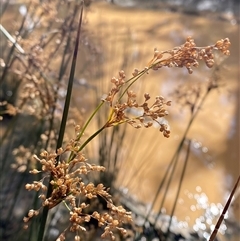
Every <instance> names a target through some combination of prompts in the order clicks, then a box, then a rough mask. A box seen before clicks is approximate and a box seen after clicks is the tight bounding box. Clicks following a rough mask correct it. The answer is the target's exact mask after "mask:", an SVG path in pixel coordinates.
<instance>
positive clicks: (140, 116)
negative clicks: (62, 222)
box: [24, 37, 230, 240]
mask: <svg viewBox="0 0 240 241" xmlns="http://www.w3.org/2000/svg"><path fill="white" fill-rule="evenodd" d="M229 46H230V41H229V39H227V38H226V39H224V40H219V41H217V43H216V44H214V45H210V46H207V47H196V45H195V43H194V40H193V39H192V38H191V37H188V38H187V41H186V43H185V44H183V45H182V46H180V47H176V48H174V49H172V50H168V51H161V52H159V51H157V50H155V51H154V57H153V59H152V60H151V61H150V63H149V64H148V66H147V67H145V68H144V69H143V70H142V71H138V70H134V72H133V74H132V75H133V77H131V78H129V79H128V80H125V79H126V76H125V73H124V71H120V72H119V76H118V77H113V78H112V79H111V82H112V83H113V87H112V88H111V90H110V91H109V93H108V94H107V95H106V96H105V97H103V99H102V102H101V104H100V105H99V106H98V107H97V109H96V110H95V111H94V112H93V114H92V115H91V117H90V118H89V120H88V121H87V122H86V124H85V126H83V127H82V128H80V127H79V126H76V131H77V135H76V138H75V139H74V140H72V141H70V142H69V143H68V144H67V145H66V147H65V148H60V149H58V150H57V152H56V153H53V154H51V153H49V152H47V151H44V152H42V154H41V157H40V158H38V157H37V156H34V157H35V159H36V160H37V161H38V162H39V163H40V164H41V170H40V171H39V170H36V169H33V170H32V171H31V173H33V174H38V173H39V172H42V173H46V174H47V175H46V176H43V178H42V179H41V180H40V181H35V182H33V183H32V184H27V185H26V189H27V190H35V191H39V190H41V191H42V193H41V194H40V196H39V198H40V199H41V200H42V206H43V207H46V206H47V207H48V208H49V209H51V208H53V207H55V206H57V205H58V204H60V203H61V202H65V204H66V206H67V208H68V210H69V221H70V225H69V228H68V229H69V230H70V231H72V232H76V233H77V236H76V240H80V238H78V237H79V236H78V234H79V232H82V231H86V228H85V227H84V223H86V222H89V221H90V220H91V219H92V218H93V219H95V220H97V221H98V225H99V226H100V227H103V228H104V232H103V234H102V238H110V239H112V240H114V239H115V236H114V231H116V230H118V231H119V232H120V233H122V234H123V235H124V234H126V230H125V229H124V228H122V225H123V224H124V223H127V222H131V221H132V218H131V213H130V212H127V211H126V210H125V209H124V208H123V207H122V206H118V207H117V206H115V205H114V204H113V201H112V197H111V195H110V194H109V190H108V189H106V187H104V186H103V184H102V183H99V184H96V185H95V184H94V183H92V182H89V183H86V178H84V176H85V175H88V174H89V173H90V172H101V171H104V170H105V167H103V166H99V165H94V164H90V163H89V162H88V161H87V159H86V158H85V156H84V154H83V150H84V148H85V146H86V145H87V144H88V143H89V142H90V141H91V140H92V139H93V138H94V137H95V136H97V135H98V134H99V133H100V132H101V131H102V130H104V129H105V128H109V127H113V126H117V125H120V124H123V123H128V124H130V125H131V126H133V127H134V128H140V127H146V128H148V127H151V126H152V125H153V124H154V123H157V124H158V125H159V126H160V128H159V130H160V131H161V132H162V133H163V135H164V136H165V137H169V135H170V130H169V126H168V125H166V124H163V123H162V122H161V118H164V117H165V116H166V115H168V111H167V109H166V107H167V106H170V105H171V101H166V100H165V99H164V97H162V96H157V97H155V99H154V100H153V102H152V103H151V104H150V103H149V101H150V100H151V97H150V94H148V93H145V94H144V96H143V101H142V102H141V103H138V101H137V98H136V97H137V95H136V93H135V92H134V91H132V90H130V87H132V86H133V84H135V83H136V81H137V80H138V79H139V78H141V77H142V76H143V75H144V74H146V73H148V71H149V70H151V69H152V70H158V69H160V68H162V67H185V68H187V70H188V72H189V73H190V74H191V73H192V72H193V70H192V67H198V65H199V63H198V61H199V60H203V61H204V62H205V64H206V65H207V67H209V68H211V67H212V66H213V64H214V54H213V50H219V51H221V52H222V53H223V54H225V55H229V50H228V48H229ZM104 103H108V104H109V107H110V111H109V116H108V117H107V121H106V123H105V124H104V126H103V127H102V128H101V129H100V130H98V131H96V132H95V133H94V134H92V136H90V137H89V138H88V139H87V140H86V141H84V142H82V138H83V134H84V131H85V130H86V128H87V127H88V124H89V123H90V121H91V120H92V118H93V117H94V115H95V114H96V113H97V112H98V111H100V107H101V106H102V105H103V104H104ZM133 110H134V111H133ZM135 113H137V114H135ZM48 178H50V185H51V186H52V192H51V194H50V196H49V197H48V198H47V197H46V195H45V192H46V190H47V187H46V185H45V184H44V181H45V180H46V179H47V180H48ZM98 197H101V198H103V200H105V202H106V204H107V208H108V211H106V210H102V211H101V212H100V211H98V210H94V211H92V212H89V211H87V209H88V207H89V204H88V203H87V202H86V200H91V199H96V198H98ZM80 198H81V199H80ZM39 211H40V209H39V210H30V211H29V213H28V216H27V217H25V218H24V222H26V223H27V222H28V221H29V219H31V218H32V217H33V216H36V215H38V214H39ZM68 229H66V230H68ZM66 230H65V231H64V232H63V233H62V234H61V235H60V236H59V239H58V240H64V236H65V232H66Z"/></svg>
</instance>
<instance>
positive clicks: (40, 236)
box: [38, 3, 83, 241]
mask: <svg viewBox="0 0 240 241" xmlns="http://www.w3.org/2000/svg"><path fill="white" fill-rule="evenodd" d="M82 15H83V3H81V12H80V18H79V24H78V30H77V37H76V43H75V48H74V53H73V58H72V65H71V71H70V76H69V82H68V89H67V95H66V101H65V104H64V109H63V117H62V121H61V125H60V131H59V136H58V141H57V148H56V149H59V148H60V147H61V146H62V143H63V137H64V132H65V128H66V123H67V117H68V111H69V106H70V100H71V94H72V87H73V81H74V73H75V67H76V62H77V54H78V46H79V40H80V32H81V25H82ZM58 162H59V156H58V157H57V158H56V165H57V163H58ZM51 178H52V177H51ZM51 178H50V180H51ZM50 180H49V185H48V191H47V198H49V197H50V196H51V193H52V186H51V184H50ZM48 210H49V209H48V207H47V206H45V207H44V208H43V212H42V217H41V224H40V227H39V232H38V241H42V240H43V237H44V230H45V226H46V221H47V216H48Z"/></svg>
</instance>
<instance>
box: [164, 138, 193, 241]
mask: <svg viewBox="0 0 240 241" xmlns="http://www.w3.org/2000/svg"><path fill="white" fill-rule="evenodd" d="M190 147H191V140H188V148H187V153H186V158H185V162H184V166H183V170H182V175H181V177H180V181H179V184H178V190H177V194H176V197H175V201H174V204H173V209H172V212H171V214H170V220H169V223H168V230H167V235H166V240H167V238H168V235H169V233H170V227H171V224H172V218H173V215H174V212H175V210H176V206H177V201H178V197H179V193H180V190H181V187H182V183H183V178H184V175H185V172H186V169H187V163H188V160H189V153H190Z"/></svg>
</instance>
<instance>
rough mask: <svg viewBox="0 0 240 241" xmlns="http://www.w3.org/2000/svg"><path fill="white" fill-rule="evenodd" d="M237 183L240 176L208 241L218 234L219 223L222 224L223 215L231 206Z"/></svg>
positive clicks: (239, 178) (212, 240)
mask: <svg viewBox="0 0 240 241" xmlns="http://www.w3.org/2000/svg"><path fill="white" fill-rule="evenodd" d="M239 182H240V176H239V177H238V180H237V182H236V183H235V186H234V187H233V190H232V192H231V194H230V196H229V198H228V200H227V203H226V205H225V206H224V209H223V211H222V214H221V216H220V217H219V219H218V222H217V224H216V226H215V228H214V230H213V232H212V234H211V236H210V238H209V241H214V239H215V237H216V235H217V233H218V229H219V227H220V225H221V223H222V221H223V219H224V215H225V214H226V212H227V210H228V208H229V206H230V204H231V201H232V198H233V195H234V193H235V192H236V189H237V186H238V184H239Z"/></svg>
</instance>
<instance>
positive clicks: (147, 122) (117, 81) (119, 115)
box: [104, 70, 171, 137]
mask: <svg viewBox="0 0 240 241" xmlns="http://www.w3.org/2000/svg"><path fill="white" fill-rule="evenodd" d="M135 72H136V71H135ZM133 75H134V74H133ZM124 79H125V73H124V71H123V70H122V71H120V72H119V78H116V77H113V78H112V80H111V82H112V83H113V84H114V86H113V87H112V89H111V90H110V92H109V93H108V95H107V97H106V98H105V99H104V101H106V102H109V105H110V107H111V108H112V109H111V113H110V117H109V120H108V122H107V123H106V127H110V126H114V125H118V124H122V123H128V124H130V125H131V126H133V127H134V128H141V127H146V128H148V127H151V126H152V125H153V123H154V122H155V123H157V124H159V126H160V131H161V132H162V133H163V135H164V136H165V137H169V135H170V130H169V126H168V125H166V124H162V123H161V122H160V120H161V118H162V117H164V116H166V115H168V112H167V110H166V109H165V106H170V105H171V101H165V99H164V97H162V96H157V97H156V98H155V101H154V102H153V103H152V104H149V102H148V101H149V100H150V98H151V97H150V94H148V93H145V94H144V102H143V103H141V104H139V103H137V100H136V97H137V95H136V93H134V92H133V91H130V90H126V95H127V100H126V102H124V103H121V101H120V99H121V98H120V99H118V100H117V101H116V102H114V97H115V96H116V95H117V94H118V93H119V92H120V90H121V88H122V87H123V86H124V84H126V82H125V80H124ZM131 113H132V116H130V114H131ZM133 113H138V115H133Z"/></svg>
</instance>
